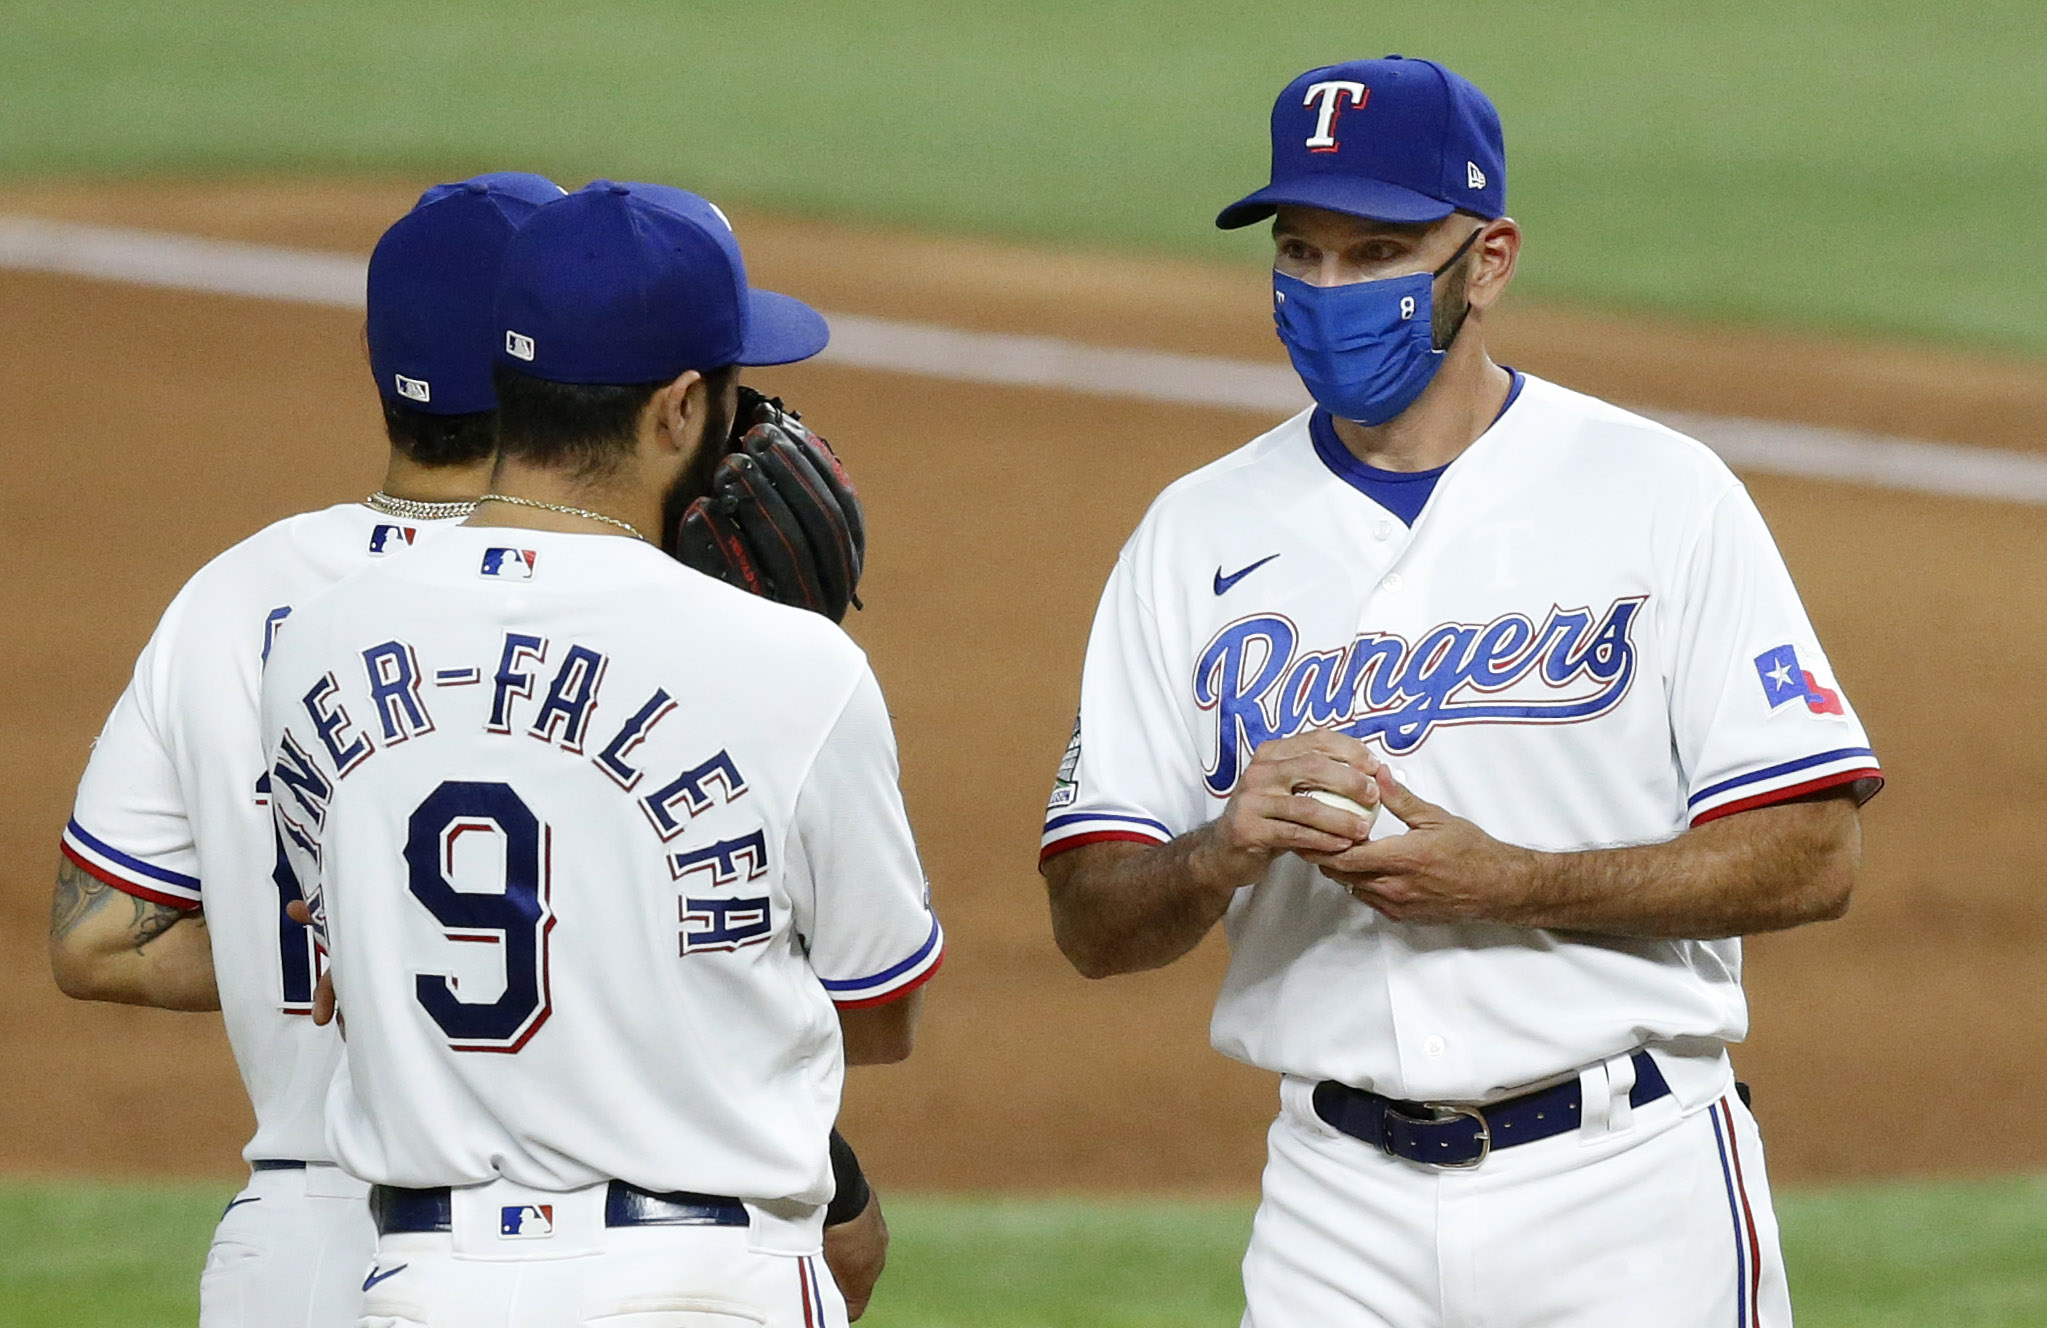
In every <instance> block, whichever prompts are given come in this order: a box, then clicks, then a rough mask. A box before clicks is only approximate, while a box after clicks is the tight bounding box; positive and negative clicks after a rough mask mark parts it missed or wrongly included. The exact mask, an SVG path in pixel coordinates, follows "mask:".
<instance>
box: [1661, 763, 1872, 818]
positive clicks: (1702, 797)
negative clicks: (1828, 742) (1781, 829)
mask: <svg viewBox="0 0 2047 1328" xmlns="http://www.w3.org/2000/svg"><path fill="white" fill-rule="evenodd" d="M1830 765H1831V766H1840V767H1842V768H1840V769H1835V770H1826V771H1823V772H1822V773H1820V774H1817V775H1814V776H1812V777H1811V778H1808V779H1803V780H1797V781H1794V782H1792V783H1789V784H1782V783H1779V784H1777V786H1776V787H1774V788H1763V789H1757V791H1756V792H1754V793H1752V794H1750V795H1749V796H1747V797H1736V798H1729V797H1728V796H1727V795H1728V794H1730V793H1739V792H1740V791H1741V790H1743V789H1749V788H1756V786H1757V785H1766V784H1770V783H1772V782H1773V781H1779V780H1782V779H1784V778H1785V777H1786V776H1790V775H1796V774H1798V773H1800V772H1801V771H1807V770H1820V769H1821V768H1822V767H1824V766H1830ZM1865 781H1866V782H1867V783H1868V785H1869V787H1868V788H1867V789H1866V790H1858V797H1857V801H1858V802H1868V801H1869V800H1870V799H1871V798H1873V797H1875V796H1876V793H1877V790H1878V789H1881V788H1882V787H1883V782H1884V775H1883V771H1882V770H1881V769H1880V768H1878V766H1877V764H1876V759H1875V753H1874V752H1872V751H1870V749H1869V748H1867V747H1837V748H1835V749H1834V750H1832V751H1828V752H1818V753H1815V754H1814V755H1811V756H1802V757H1800V758H1798V759H1797V760H1795V761H1781V762H1779V763H1778V764H1776V765H1772V766H1765V767H1763V768H1762V769H1760V770H1751V771H1749V772H1748V773H1747V774H1744V775H1736V776H1734V777H1733V778H1732V779H1723V780H1721V781H1720V782H1719V783H1717V784H1712V785H1708V786H1707V787H1705V788H1703V789H1700V790H1699V791H1698V792H1697V793H1694V794H1693V795H1692V796H1691V798H1690V799H1689V800H1688V801H1687V805H1688V806H1689V807H1690V808H1692V824H1693V825H1695V826H1698V825H1704V824H1705V823H1706V822H1708V821H1716V820H1719V819H1720V818H1721V817H1723V816H1732V815H1733V814H1734V813H1736V812H1746V811H1753V810H1754V809H1756V808H1757V807H1767V806H1770V805H1771V804H1773V803H1779V802H1789V801H1791V800H1792V799H1793V798H1802V797H1805V796H1807V795H1809V794H1813V793H1819V792H1823V791H1825V790H1827V789H1830V788H1839V787H1841V786H1842V785H1845V784H1860V783H1863V782H1865Z"/></svg>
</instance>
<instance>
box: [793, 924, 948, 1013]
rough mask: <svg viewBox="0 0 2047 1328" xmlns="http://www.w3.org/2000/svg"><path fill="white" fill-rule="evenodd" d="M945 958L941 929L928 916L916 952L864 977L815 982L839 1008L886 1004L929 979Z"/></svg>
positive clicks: (846, 1008)
mask: <svg viewBox="0 0 2047 1328" xmlns="http://www.w3.org/2000/svg"><path fill="white" fill-rule="evenodd" d="M944 962H945V929H944V928H942V927H940V926H939V925H938V919H937V918H936V917H935V916H934V917H933V918H932V919H931V932H930V934H929V935H927V936H926V937H925V938H924V944H922V945H921V946H919V947H917V952H916V953H915V954H913V955H911V956H910V957H909V958H908V959H905V960H903V961H902V962H901V963H899V964H892V965H890V966H889V967H887V968H885V969H883V970H881V972H879V973H876V974H873V975H872V976H869V977H864V978H825V977H820V978H819V979H818V982H819V983H820V984H821V985H822V986H823V987H824V989H825V994H826V995H828V996H830V997H831V998H832V1004H833V1005H836V1006H838V1007H839V1008H840V1009H841V1010H858V1009H862V1008H864V1007H866V1006H870V1005H886V1004H887V1003H888V1002H890V1001H893V1000H898V999H900V998H902V997H904V996H907V995H909V994H910V993H911V992H913V991H915V990H916V989H917V988H919V987H921V986H923V985H924V984H925V983H927V982H929V981H930V980H931V979H932V977H933V976H935V975H936V974H937V972H938V969H939V966H940V965H942V964H943V963H944Z"/></svg>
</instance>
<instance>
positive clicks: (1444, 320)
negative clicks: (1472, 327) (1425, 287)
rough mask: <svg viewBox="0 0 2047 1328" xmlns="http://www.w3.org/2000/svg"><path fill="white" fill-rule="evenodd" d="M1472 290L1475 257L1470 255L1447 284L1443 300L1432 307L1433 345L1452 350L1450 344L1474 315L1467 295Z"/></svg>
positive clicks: (1430, 327)
mask: <svg viewBox="0 0 2047 1328" xmlns="http://www.w3.org/2000/svg"><path fill="white" fill-rule="evenodd" d="M1470 288H1471V255H1469V254H1466V255H1465V256H1464V257H1463V258H1461V259H1459V260H1458V263H1457V267H1456V270H1454V271H1453V272H1451V273H1450V275H1449V279H1448V280H1447V281H1445V282H1444V283H1443V298H1442V299H1440V300H1436V301H1433V302H1432V303H1431V304H1430V308H1429V344H1430V345H1432V346H1434V347H1435V348H1436V349H1437V350H1448V349H1450V343H1451V342H1453V341H1455V340H1457V334H1458V333H1459V332H1462V331H1463V330H1464V320H1465V318H1466V317H1467V316H1469V315H1470V313H1471V301H1470V299H1469V298H1468V297H1467V295H1466V292H1467V291H1468V290H1469V289H1470Z"/></svg>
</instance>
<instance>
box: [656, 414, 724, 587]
mask: <svg viewBox="0 0 2047 1328" xmlns="http://www.w3.org/2000/svg"><path fill="white" fill-rule="evenodd" d="M709 410H710V415H709V418H707V419H706V420H705V421H704V440H703V442H701V443H699V444H698V445H697V454H696V455H695V456H693V457H691V458H690V459H689V465H688V466H687V467H686V468H685V469H684V470H683V472H682V474H680V475H678V476H676V477H675V483H674V484H672V485H670V486H669V488H668V492H667V493H665V494H663V495H662V496H661V547H662V548H664V549H667V550H669V551H670V552H671V553H672V552H674V550H675V536H676V532H677V531H678V530H679V529H680V528H681V526H682V515H683V513H685V512H687V511H688V510H689V505H690V504H691V503H693V502H695V501H696V500H697V499H699V498H708V497H710V495H711V480H712V477H713V476H715V475H716V474H717V473H718V463H719V462H721V461H723V460H724V459H725V458H726V457H727V456H728V455H730V454H731V452H732V412H731V411H729V410H727V409H726V408H725V394H724V393H723V392H719V393H716V394H714V395H713V396H712V398H711V405H710V407H709Z"/></svg>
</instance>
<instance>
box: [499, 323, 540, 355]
mask: <svg viewBox="0 0 2047 1328" xmlns="http://www.w3.org/2000/svg"><path fill="white" fill-rule="evenodd" d="M505 354H507V355H509V356H511V357H512V358H513V359H515V360H530V359H532V358H533V338H531V337H529V336H526V335H525V334H523V333H519V332H514V331H512V330H510V329H509V328H507V329H506V331H505Z"/></svg>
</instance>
